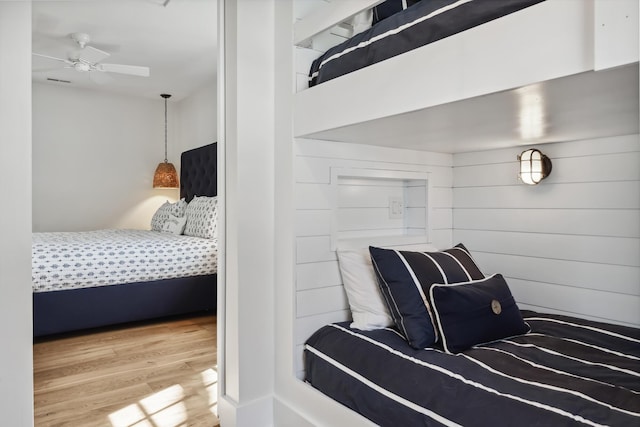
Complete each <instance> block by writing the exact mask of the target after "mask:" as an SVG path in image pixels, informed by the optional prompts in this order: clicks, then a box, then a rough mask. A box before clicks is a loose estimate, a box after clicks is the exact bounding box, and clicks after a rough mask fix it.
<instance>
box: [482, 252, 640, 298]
mask: <svg viewBox="0 0 640 427" xmlns="http://www.w3.org/2000/svg"><path fill="white" fill-rule="evenodd" d="M473 255H474V259H475V260H476V262H477V263H478V265H479V267H480V269H481V270H482V272H483V273H484V274H486V275H490V274H494V273H502V274H503V275H505V276H508V277H513V278H516V279H522V280H530V281H539V282H546V283H556V284H560V285H565V286H572V287H578V288H585V289H596V290H597V289H606V290H607V291H609V292H616V293H621V294H627V295H640V269H638V268H637V267H630V266H624V265H611V264H601V263H592V262H583V261H568V260H564V259H552V258H535V257H531V256H526V255H512V254H497V253H487V252H474V254H473Z"/></svg>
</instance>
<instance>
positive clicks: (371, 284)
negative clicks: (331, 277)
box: [337, 248, 394, 331]
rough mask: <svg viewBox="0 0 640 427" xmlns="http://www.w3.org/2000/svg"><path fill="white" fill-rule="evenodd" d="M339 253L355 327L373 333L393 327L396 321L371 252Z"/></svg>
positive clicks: (344, 251)
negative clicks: (388, 305) (387, 301)
mask: <svg viewBox="0 0 640 427" xmlns="http://www.w3.org/2000/svg"><path fill="white" fill-rule="evenodd" d="M337 252H338V262H339V264H340V274H341V275H342V283H343V284H344V289H345V291H346V293H347V299H348V300H349V308H350V309H351V317H352V319H353V322H352V323H351V327H352V328H356V329H360V330H363V331H370V330H373V329H381V328H386V327H389V326H393V324H394V323H393V319H392V318H391V315H390V313H389V309H388V308H387V304H386V303H385V301H384V299H383V296H382V292H381V291H380V288H379V287H378V279H377V278H376V275H375V272H374V271H373V265H372V264H371V256H370V255H369V249H368V248H363V249H356V250H340V249H339V250H338V251H337Z"/></svg>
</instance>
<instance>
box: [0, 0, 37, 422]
mask: <svg viewBox="0 0 640 427" xmlns="http://www.w3.org/2000/svg"><path fill="white" fill-rule="evenodd" d="M0 64H1V65H2V72H0V94H2V96H0V182H1V183H2V184H3V185H2V189H3V200H4V204H3V208H2V211H1V213H0V236H2V237H1V238H0V341H1V342H2V344H1V346H2V350H1V351H0V396H1V397H2V398H1V399H0V417H1V421H0V424H2V425H6V426H20V427H24V426H31V425H33V380H32V378H33V357H32V345H31V343H32V336H33V331H32V317H31V292H32V291H31V2H28V1H25V2H0Z"/></svg>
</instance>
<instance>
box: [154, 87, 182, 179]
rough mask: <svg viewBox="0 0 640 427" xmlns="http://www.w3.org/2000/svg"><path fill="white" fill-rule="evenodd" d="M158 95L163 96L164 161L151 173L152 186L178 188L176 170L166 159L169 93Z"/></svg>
mask: <svg viewBox="0 0 640 427" xmlns="http://www.w3.org/2000/svg"><path fill="white" fill-rule="evenodd" d="M160 96H161V97H163V98H164V162H161V163H159V164H158V167H157V168H156V173H155V174H154V175H153V188H178V187H179V184H178V172H176V168H175V166H173V163H169V161H168V160H167V98H169V97H171V95H169V94H166V93H163V94H161V95H160Z"/></svg>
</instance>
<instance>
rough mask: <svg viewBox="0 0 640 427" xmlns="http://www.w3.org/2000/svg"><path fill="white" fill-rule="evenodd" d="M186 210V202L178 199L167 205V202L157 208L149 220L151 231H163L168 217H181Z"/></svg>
mask: <svg viewBox="0 0 640 427" xmlns="http://www.w3.org/2000/svg"><path fill="white" fill-rule="evenodd" d="M186 209H187V202H186V201H185V200H184V199H180V200H178V201H177V202H175V203H169V201H168V200H167V201H166V202H164V203H163V204H162V206H160V207H159V208H158V210H157V211H156V212H155V213H154V214H153V217H152V218H151V229H152V230H154V231H163V226H164V223H165V221H167V219H169V216H171V215H173V216H176V217H182V216H184V214H185V211H186Z"/></svg>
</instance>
